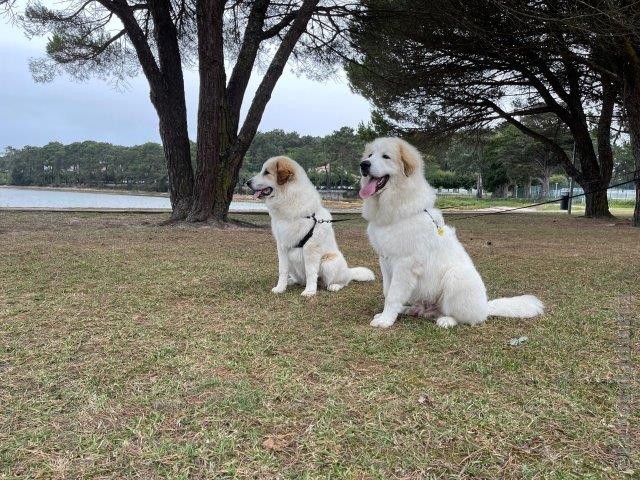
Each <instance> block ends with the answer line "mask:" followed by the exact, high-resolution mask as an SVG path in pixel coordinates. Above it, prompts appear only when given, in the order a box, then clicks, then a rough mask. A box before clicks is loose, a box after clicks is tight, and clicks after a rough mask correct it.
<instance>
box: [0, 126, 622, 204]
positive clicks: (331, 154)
mask: <svg viewBox="0 0 640 480" xmlns="http://www.w3.org/2000/svg"><path fill="white" fill-rule="evenodd" d="M547 120H548V119H547ZM537 122H538V123H537V124H536V125H533V124H532V125H531V126H532V128H537V129H539V130H544V129H545V128H556V129H557V126H556V125H554V124H553V123H549V124H546V123H545V122H546V120H545V119H544V118H540V119H538V121H537ZM391 133H392V132H389V131H387V130H386V129H385V128H384V126H382V125H380V124H376V123H375V122H371V123H369V124H367V125H360V127H359V128H358V129H357V130H354V129H352V128H349V127H343V128H341V129H339V130H336V131H335V132H333V133H332V134H330V135H326V136H324V137H318V136H310V135H300V134H298V133H297V132H284V131H283V130H272V131H269V132H262V133H258V134H257V135H256V137H255V139H254V141H253V142H252V144H251V146H250V148H249V149H248V151H247V154H246V156H245V159H244V163H243V166H242V170H241V171H240V176H239V181H238V186H241V185H242V184H243V183H244V182H245V181H246V180H247V179H248V178H250V177H251V176H253V175H255V174H256V173H257V172H258V171H259V170H260V167H261V165H262V163H263V162H264V161H265V160H266V159H267V158H269V157H273V156H276V155H287V156H290V157H291V158H293V159H295V160H296V161H298V162H299V163H300V164H301V165H302V166H303V167H304V168H305V170H307V172H308V174H309V177H310V178H311V180H312V181H313V182H314V184H315V185H316V186H318V187H319V188H343V189H356V188H357V185H358V182H359V175H358V163H359V162H360V155H361V153H362V148H363V145H364V143H365V142H366V141H368V140H370V139H371V138H373V137H375V136H379V135H387V134H391ZM556 134H557V135H558V136H564V138H562V139H559V140H558V141H559V142H561V143H562V145H563V147H564V148H565V149H566V150H567V151H570V150H571V148H572V142H571V137H570V136H569V134H568V133H567V132H562V131H559V132H557V133H556ZM409 140H410V141H412V142H414V143H415V144H416V145H418V146H419V148H420V149H421V151H422V152H423V153H424V158H425V164H426V168H425V174H426V176H427V179H428V180H429V182H430V183H431V184H432V185H433V186H434V187H436V188H446V189H472V188H476V189H478V190H480V193H481V194H482V192H483V191H487V192H491V194H492V195H493V196H497V197H505V196H511V195H514V190H515V188H516V186H517V187H518V188H519V190H520V191H521V192H522V191H524V196H533V194H532V192H533V191H534V190H535V191H536V192H537V193H536V196H543V197H544V196H547V195H548V192H549V185H550V184H556V183H558V184H560V185H561V186H564V185H565V184H566V176H565V175H564V172H563V170H562V168H561V167H560V165H559V161H558V158H557V156H556V155H555V154H554V153H553V152H552V151H551V150H549V149H548V148H546V147H545V146H544V145H542V144H540V143H538V142H535V141H533V140H531V139H530V138H529V137H527V136H524V135H522V134H521V133H520V132H518V131H517V130H516V129H515V128H514V127H512V126H510V125H506V124H504V125H499V126H497V127H495V128H493V129H487V130H483V131H479V132H474V133H466V134H456V135H453V136H450V137H448V138H446V139H440V140H438V141H434V140H433V139H429V138H424V137H422V136H420V135H415V136H414V137H412V138H410V139H409ZM192 149H194V150H195V144H192ZM631 171H633V156H632V154H631V150H630V147H629V145H628V144H627V143H622V144H620V145H615V147H614V180H616V179H618V178H620V177H619V175H622V174H624V173H625V172H631ZM0 183H1V184H10V185H22V186H30V185H31V186H60V187H79V186H86V187H97V188H121V189H135V190H151V191H160V192H164V191H167V189H168V178H167V173H166V165H165V160H164V154H163V150H162V147H161V146H160V145H159V144H156V143H145V144H143V145H137V146H132V147H123V146H118V145H112V144H110V143H104V142H94V141H85V142H77V143H72V144H69V145H63V144H61V143H58V142H52V143H49V144H47V145H45V146H43V147H32V146H27V147H24V148H21V149H14V148H11V147H9V148H7V149H6V150H5V152H4V155H2V156H0ZM536 185H538V186H540V188H537V189H532V187H533V186H536ZM520 195H522V193H521V194H520Z"/></svg>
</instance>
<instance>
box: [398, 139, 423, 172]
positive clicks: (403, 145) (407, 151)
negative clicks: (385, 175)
mask: <svg viewBox="0 0 640 480" xmlns="http://www.w3.org/2000/svg"><path fill="white" fill-rule="evenodd" d="M399 143H400V160H401V161H402V168H403V169H404V174H405V176H407V177H408V176H410V175H411V174H412V173H413V172H414V171H415V170H416V168H418V165H419V164H420V153H418V150H416V149H415V148H414V147H413V146H411V145H409V144H408V143H407V142H405V141H404V140H400V141H399Z"/></svg>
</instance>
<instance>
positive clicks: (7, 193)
mask: <svg viewBox="0 0 640 480" xmlns="http://www.w3.org/2000/svg"><path fill="white" fill-rule="evenodd" d="M0 208H39V209H47V208H51V209H65V208H69V209H73V208H86V209H105V210H108V209H131V210H158V211H170V210H171V203H170V201H169V197H161V196H153V195H129V194H126V193H97V192H70V191H66V190H46V189H39V188H16V187H0ZM230 211H232V212H243V211H245V212H246V211H266V207H265V206H264V204H263V203H253V202H235V201H234V202H231V207H230Z"/></svg>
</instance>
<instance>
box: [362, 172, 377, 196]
mask: <svg viewBox="0 0 640 480" xmlns="http://www.w3.org/2000/svg"><path fill="white" fill-rule="evenodd" d="M378 180H379V179H378V178H373V177H372V178H371V180H369V183H367V184H366V185H364V186H362V187H361V188H360V193H359V195H360V198H362V199H363V200H364V199H365V198H369V197H370V196H371V195H373V194H374V193H376V186H377V185H378Z"/></svg>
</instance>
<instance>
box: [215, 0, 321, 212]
mask: <svg viewBox="0 0 640 480" xmlns="http://www.w3.org/2000/svg"><path fill="white" fill-rule="evenodd" d="M209 1H211V0H209ZM318 1H319V0H304V2H303V3H302V5H301V6H300V9H299V10H298V13H297V15H296V17H295V19H294V20H293V23H292V24H291V26H290V27H289V30H287V32H286V33H285V34H284V36H283V37H282V41H281V42H280V45H279V46H278V49H277V50H276V52H275V54H274V56H273V59H272V60H271V63H270V64H269V67H268V68H267V71H266V72H265V74H264V76H263V78H262V81H261V82H260V85H259V86H258V89H257V91H256V93H255V96H254V98H253V101H252V102H251V105H250V107H249V110H248V112H247V115H246V117H245V120H244V124H243V125H242V128H241V129H240V131H239V132H238V133H237V135H236V132H235V131H231V130H234V128H232V127H233V126H234V125H236V124H237V123H236V117H235V114H236V112H235V111H231V112H230V114H229V120H228V124H223V125H221V127H220V129H219V130H218V132H220V135H221V149H220V152H221V153H220V156H219V162H218V164H217V165H216V175H215V176H216V181H215V184H214V190H215V191H214V195H213V209H212V215H213V217H214V218H215V219H217V220H220V221H227V216H228V212H229V206H230V205H231V200H232V199H233V191H234V189H235V186H236V184H237V183H238V175H239V173H240V167H241V166H242V160H243V159H244V155H245V153H246V152H247V149H248V148H249V145H250V144H251V141H252V140H253V137H254V136H255V134H256V132H257V130H258V125H259V124H260V120H261V119H262V114H263V113H264V110H265V107H266V106H267V103H268V102H269V100H270V99H271V94H272V92H273V88H274V87H275V85H276V83H277V81H278V80H279V79H280V77H281V76H282V72H283V71H284V67H285V65H286V63H287V61H288V59H289V57H290V55H291V52H292V51H293V49H294V47H295V45H296V43H297V42H298V40H299V38H300V36H301V35H302V34H303V33H304V31H305V29H306V26H307V23H308V22H309V19H310V18H311V16H312V15H313V12H314V9H315V7H316V6H317V4H318ZM255 6H258V3H256V4H255ZM234 73H235V72H234ZM228 102H229V103H230V104H235V105H239V104H241V103H242V102H241V101H239V99H237V98H235V97H234V98H233V99H228ZM225 144H227V145H228V148H227V147H226V146H225Z"/></svg>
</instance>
